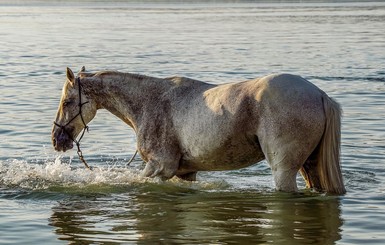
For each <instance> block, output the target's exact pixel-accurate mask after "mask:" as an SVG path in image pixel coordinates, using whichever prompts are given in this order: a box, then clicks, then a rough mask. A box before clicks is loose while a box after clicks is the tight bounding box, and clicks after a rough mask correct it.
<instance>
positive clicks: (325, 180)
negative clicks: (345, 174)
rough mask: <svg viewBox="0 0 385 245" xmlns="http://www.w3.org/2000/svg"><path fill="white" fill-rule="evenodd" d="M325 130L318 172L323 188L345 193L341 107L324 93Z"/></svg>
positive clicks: (319, 155) (327, 190)
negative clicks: (342, 162) (341, 154)
mask: <svg viewBox="0 0 385 245" xmlns="http://www.w3.org/2000/svg"><path fill="white" fill-rule="evenodd" d="M322 99H323V106H324V112H325V117H326V126H325V132H324V135H323V137H322V139H321V142H320V144H319V148H318V149H319V152H318V159H317V161H318V164H317V172H318V177H319V181H320V183H319V184H320V185H321V189H322V190H323V191H326V192H328V193H331V194H345V193H346V190H345V186H344V182H343V178H342V174H341V167H340V148H341V114H342V113H341V108H340V105H339V104H338V103H337V102H336V101H334V100H333V99H331V98H330V97H329V96H327V95H326V94H324V96H323V98H322Z"/></svg>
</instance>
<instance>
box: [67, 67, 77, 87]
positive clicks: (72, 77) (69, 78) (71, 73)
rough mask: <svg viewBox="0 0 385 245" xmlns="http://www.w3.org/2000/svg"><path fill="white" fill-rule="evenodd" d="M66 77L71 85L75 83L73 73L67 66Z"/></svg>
mask: <svg viewBox="0 0 385 245" xmlns="http://www.w3.org/2000/svg"><path fill="white" fill-rule="evenodd" d="M67 79H68V81H69V82H70V83H71V85H74V83H75V75H74V73H73V72H72V70H71V69H70V68H68V67H67Z"/></svg>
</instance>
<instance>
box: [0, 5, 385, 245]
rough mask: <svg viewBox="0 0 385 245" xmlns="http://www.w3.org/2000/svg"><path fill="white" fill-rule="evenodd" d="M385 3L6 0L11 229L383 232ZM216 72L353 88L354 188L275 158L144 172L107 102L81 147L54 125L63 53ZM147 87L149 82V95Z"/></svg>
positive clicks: (52, 235)
mask: <svg viewBox="0 0 385 245" xmlns="http://www.w3.org/2000/svg"><path fill="white" fill-rule="evenodd" d="M384 30H385V3H384V2H353V3H335V2H325V3H306V2H305V3H304V2H302V3H285V2H281V3H265V2H256V3H246V2H237V3H231V2H223V3H221V2H218V1H214V2H210V3H204V2H200V3H186V2H185V3H184V4H181V3H179V4H178V3H172V2H164V1H163V2H157V3H134V2H130V1H119V2H115V1H110V2H107V3H106V2H102V1H95V2H92V1H82V2H78V3H71V4H70V3H68V2H66V1H57V2H56V1H24V2H23V1H14V2H13V1H0V37H1V38H0V138H1V140H0V244H122V243H123V244H127V243H134V244H136V243H140V244H171V243H172V244H230V243H232V244H234V243H235V244H236V243H242V244H267V243H274V244H385V228H384V227H385V187H384V186H385V173H384V168H385V147H384V146H385V140H384V139H385V131H384V129H383V128H384V126H385V116H384V109H385V65H384V64H385V34H384V33H385V32H384ZM83 65H85V66H86V68H87V69H88V70H90V71H98V70H104V69H109V70H119V71H125V72H135V73H142V74H146V75H151V76H157V77H167V76H172V75H181V76H188V77H191V78H195V79H199V80H203V81H208V82H212V83H216V84H220V83H225V82H236V81H241V80H245V79H249V78H254V77H258V76H262V75H266V74H269V73H273V72H289V73H294V74H299V75H302V76H303V77H305V78H307V79H309V80H310V81H312V82H313V83H315V84H316V85H317V86H319V87H320V88H321V89H323V90H324V91H326V92H327V93H328V94H329V95H330V96H331V97H334V98H335V99H336V100H338V101H339V102H340V104H341V105H342V107H343V110H344V118H343V122H342V123H343V125H342V168H343V176H344V179H345V184H346V188H347V194H346V195H344V196H337V197H336V196H328V195H324V194H319V193H314V192H311V191H308V190H305V188H304V182H303V181H302V180H301V178H300V177H298V182H299V187H300V189H301V191H300V192H299V193H297V194H286V193H279V192H276V191H274V185H273V181H272V177H271V172H270V169H269V168H268V166H267V164H266V162H262V163H260V164H259V165H254V166H252V167H249V168H245V169H241V170H237V171H226V172H205V173H199V175H198V181H196V182H194V183H188V182H183V181H179V180H176V179H172V180H170V181H167V182H161V181H159V180H157V179H145V178H142V177H141V176H140V170H141V169H142V168H143V163H142V161H141V160H140V158H138V157H137V158H136V159H135V161H134V162H133V163H132V164H131V166H129V167H126V166H125V163H126V162H127V161H128V159H129V158H130V157H131V156H132V154H133V153H134V151H135V142H136V138H135V135H134V132H133V130H131V129H130V128H129V127H128V126H126V125H124V124H123V122H121V121H119V120H118V119H117V118H116V117H114V116H112V115H111V114H109V113H108V112H106V111H100V112H99V113H98V115H97V117H96V118H95V119H94V121H92V122H91V124H90V125H89V126H90V132H89V133H87V134H86V135H85V138H84V139H83V141H82V150H83V153H84V155H85V157H86V159H87V160H88V162H89V164H90V165H92V166H94V167H96V168H95V170H94V171H92V172H91V171H88V170H86V169H85V168H84V167H83V166H82V164H81V163H80V162H79V160H78V159H77V155H76V151H75V150H72V151H70V152H68V153H65V154H59V153H56V152H55V151H54V150H53V148H52V146H51V143H50V130H51V127H52V121H53V119H54V117H55V113H56V109H57V105H58V102H59V98H60V94H61V87H62V85H63V82H64V80H65V68H66V67H67V66H69V67H71V68H72V69H74V70H76V71H77V70H78V69H80V67H81V66H83ZM149 96H151V95H150V94H149Z"/></svg>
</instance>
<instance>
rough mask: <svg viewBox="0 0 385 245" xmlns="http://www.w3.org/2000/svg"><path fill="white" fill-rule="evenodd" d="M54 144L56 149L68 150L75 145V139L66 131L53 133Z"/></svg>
mask: <svg viewBox="0 0 385 245" xmlns="http://www.w3.org/2000/svg"><path fill="white" fill-rule="evenodd" d="M52 145H53V147H54V148H55V150H56V151H63V152H66V151H67V150H70V149H72V148H73V147H74V143H73V141H72V140H71V139H70V137H69V136H68V135H67V133H65V132H63V131H62V132H60V133H59V135H57V136H56V135H53V137H52Z"/></svg>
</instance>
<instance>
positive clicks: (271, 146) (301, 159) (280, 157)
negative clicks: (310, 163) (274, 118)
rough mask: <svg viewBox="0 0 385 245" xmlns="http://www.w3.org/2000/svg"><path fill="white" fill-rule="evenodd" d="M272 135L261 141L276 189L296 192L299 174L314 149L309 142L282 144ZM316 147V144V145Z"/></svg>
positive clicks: (287, 142)
mask: <svg viewBox="0 0 385 245" xmlns="http://www.w3.org/2000/svg"><path fill="white" fill-rule="evenodd" d="M277 138H278V137H276V138H272V135H270V136H268V137H266V138H263V139H262V140H261V147H262V151H263V153H264V154H265V157H266V160H267V162H268V163H269V165H270V168H271V170H272V174H273V178H274V182H275V186H276V189H277V190H279V191H286V192H296V191H297V190H298V188H297V181H296V177H297V173H298V171H299V170H300V169H301V167H302V165H303V164H304V163H305V161H306V160H307V159H308V157H309V155H311V152H312V150H313V149H312V148H313V147H311V146H310V147H309V144H308V142H301V141H298V140H295V142H289V141H285V142H281V141H280V140H277ZM314 145H315V143H314Z"/></svg>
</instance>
